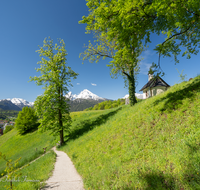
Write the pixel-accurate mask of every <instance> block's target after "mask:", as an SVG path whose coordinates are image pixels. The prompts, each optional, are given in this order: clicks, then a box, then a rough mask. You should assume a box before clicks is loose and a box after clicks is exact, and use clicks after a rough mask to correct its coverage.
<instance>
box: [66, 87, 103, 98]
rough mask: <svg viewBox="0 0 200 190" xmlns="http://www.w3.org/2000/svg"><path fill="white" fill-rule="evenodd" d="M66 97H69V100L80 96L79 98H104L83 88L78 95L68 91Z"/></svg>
mask: <svg viewBox="0 0 200 190" xmlns="http://www.w3.org/2000/svg"><path fill="white" fill-rule="evenodd" d="M66 97H67V98H69V99H70V100H75V99H78V98H80V99H93V100H103V99H104V98H101V97H99V96H97V95H96V94H93V93H92V92H90V91H89V90H87V89H84V90H83V91H81V92H80V94H78V95H76V94H72V92H69V93H68V94H67V95H66Z"/></svg>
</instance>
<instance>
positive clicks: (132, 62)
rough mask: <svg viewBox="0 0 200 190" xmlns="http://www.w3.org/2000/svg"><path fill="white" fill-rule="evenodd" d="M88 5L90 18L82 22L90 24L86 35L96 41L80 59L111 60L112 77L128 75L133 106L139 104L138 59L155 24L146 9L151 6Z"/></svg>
mask: <svg viewBox="0 0 200 190" xmlns="http://www.w3.org/2000/svg"><path fill="white" fill-rule="evenodd" d="M86 5H87V6H88V8H89V15H88V16H87V17H86V16H83V17H82V20H81V21H80V23H85V24H87V26H86V31H87V32H86V33H91V31H92V32H93V33H94V37H95V38H96V40H95V41H94V43H95V45H92V44H91V43H89V45H88V46H86V47H87V49H86V51H85V52H84V53H82V54H81V56H82V57H83V60H85V59H89V60H90V61H94V60H97V61H98V60H99V59H100V58H101V57H103V58H106V57H109V58H112V61H111V62H110V64H109V65H108V66H109V67H110V68H111V70H110V71H111V75H114V76H117V75H118V74H122V75H123V76H125V78H126V80H127V81H128V83H129V84H128V85H129V99H130V105H131V106H132V105H134V104H135V103H136V102H137V101H136V98H135V81H136V73H137V72H138V71H139V62H140V59H139V56H140V55H141V53H142V51H143V50H144V49H145V47H146V44H147V42H149V41H150V40H149V36H150V32H149V28H150V26H152V25H153V24H154V19H155V16H154V15H153V13H151V11H150V10H149V9H147V8H146V7H147V6H149V4H148V3H144V1H143V0H138V1H130V0H129V1H125V0H122V1H116V0H111V1H106V0H102V1H98V0H87V4H86ZM145 8H146V9H145ZM144 9H145V10H144ZM140 10H142V11H140ZM152 15H153V16H152Z"/></svg>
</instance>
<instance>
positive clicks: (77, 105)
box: [69, 99, 102, 112]
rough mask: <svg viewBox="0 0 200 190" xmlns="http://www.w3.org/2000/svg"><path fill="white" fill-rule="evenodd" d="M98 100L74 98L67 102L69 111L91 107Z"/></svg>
mask: <svg viewBox="0 0 200 190" xmlns="http://www.w3.org/2000/svg"><path fill="white" fill-rule="evenodd" d="M100 102H102V100H92V99H91V100H90V99H76V100H73V101H70V102H69V105H70V112H75V111H76V112H77V111H83V110H84V109H87V108H89V107H92V106H94V105H96V104H98V103H100Z"/></svg>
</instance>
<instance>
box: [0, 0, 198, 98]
mask: <svg viewBox="0 0 200 190" xmlns="http://www.w3.org/2000/svg"><path fill="white" fill-rule="evenodd" d="M84 15H88V8H87V6H86V2H85V1H84V0H73V1H66V0H57V1H56V0H48V1H47V0H34V1H27V0H17V1H16V0H7V1H0V28H1V30H0V99H6V98H23V99H25V100H27V101H30V102H33V101H34V100H35V99H36V97H37V96H38V95H40V94H42V93H43V90H42V87H41V86H37V85H36V84H35V83H34V82H28V81H29V77H30V76H35V75H36V74H37V73H36V71H35V68H36V67H38V65H37V62H38V61H40V57H39V54H38V53H37V52H35V51H36V50H38V49H39V48H38V45H40V46H42V45H43V40H44V38H45V37H49V36H50V37H51V39H53V40H54V42H57V38H61V39H63V40H64V41H65V44H66V50H67V52H68V56H67V63H68V65H69V66H70V67H71V68H72V69H73V70H74V71H75V72H77V73H79V76H78V77H77V79H76V80H74V81H73V82H72V83H73V88H71V89H70V91H72V93H73V94H78V93H80V92H81V91H82V90H84V89H88V90H90V91H91V92H93V93H95V94H97V95H98V96H100V97H104V98H108V99H113V100H115V99H118V98H122V97H123V96H124V95H126V94H128V89H127V88H124V80H123V78H122V77H119V78H118V79H112V78H111V77H110V72H109V68H108V67H107V66H106V64H108V63H109V61H111V60H109V59H106V60H104V61H100V62H99V63H98V64H96V63H93V64H91V63H89V62H88V61H85V62H84V64H82V60H80V58H79V54H80V53H81V52H83V51H84V48H83V46H84V44H86V45H87V44H88V41H89V40H93V36H92V35H90V34H85V27H86V25H84V24H78V21H79V20H81V18H82V16H84ZM151 40H152V43H151V44H150V46H149V48H148V49H147V51H146V52H144V53H143V58H144V59H143V60H142V61H141V65H140V67H141V71H140V74H139V75H138V85H137V87H136V92H137V93H141V92H139V90H140V89H141V88H142V87H143V86H144V85H145V84H146V83H147V82H148V76H147V71H148V69H149V67H150V65H151V63H152V62H155V63H157V61H158V55H157V54H156V53H155V52H154V51H153V49H154V48H155V45H156V44H158V43H161V42H163V40H164V36H157V35H155V34H152V38H151ZM179 59H180V63H178V64H176V65H175V64H174V60H173V58H161V68H162V70H163V71H164V72H165V73H166V75H165V76H164V77H163V79H164V80H165V81H166V82H167V83H168V84H169V85H171V86H172V85H174V84H175V83H178V82H179V80H180V78H179V74H178V72H177V70H176V68H177V69H178V70H179V72H181V71H182V70H184V71H183V74H187V80H188V79H189V78H191V77H195V76H197V74H200V64H199V60H200V56H199V55H193V56H192V58H191V59H186V58H185V57H183V58H182V57H181V56H179Z"/></svg>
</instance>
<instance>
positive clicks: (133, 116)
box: [61, 76, 200, 190]
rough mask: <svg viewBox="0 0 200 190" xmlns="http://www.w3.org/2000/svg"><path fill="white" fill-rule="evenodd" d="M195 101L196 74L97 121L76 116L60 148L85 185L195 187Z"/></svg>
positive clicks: (198, 125)
mask: <svg viewBox="0 0 200 190" xmlns="http://www.w3.org/2000/svg"><path fill="white" fill-rule="evenodd" d="M199 100H200V76H197V77H196V78H194V79H193V80H191V81H189V82H183V83H181V84H176V85H174V86H173V87H171V88H170V89H169V90H168V91H166V92H165V93H162V94H159V95H157V96H155V97H152V98H149V99H146V100H144V101H141V102H139V103H137V104H136V105H134V106H133V107H130V106H122V107H121V109H118V110H115V111H114V110H113V111H112V114H110V115H109V113H108V116H109V117H104V118H102V119H99V122H98V121H97V122H91V120H90V118H89V117H88V121H85V122H83V123H82V122H78V118H77V119H76V120H74V122H77V123H79V128H78V129H77V130H75V131H76V132H80V133H79V135H77V136H76V132H74V137H73V138H71V139H70V138H68V142H67V144H66V145H65V146H63V147H61V150H63V151H65V152H66V153H67V154H68V155H69V156H70V157H71V159H72V161H73V163H74V164H75V167H76V169H77V170H78V172H79V173H80V175H81V176H82V177H83V180H84V185H85V188H86V189H120V190H121V189H122V190H123V189H124V190H125V189H126V190H128V189H148V190H149V189H152V190H153V189H154V190H155V189H179V190H180V189H200V119H199V115H200V101H199ZM93 112H95V111H93ZM97 112H99V111H97ZM102 117H103V116H102ZM84 127H86V128H87V130H85V131H84ZM86 132H87V133H86Z"/></svg>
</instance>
